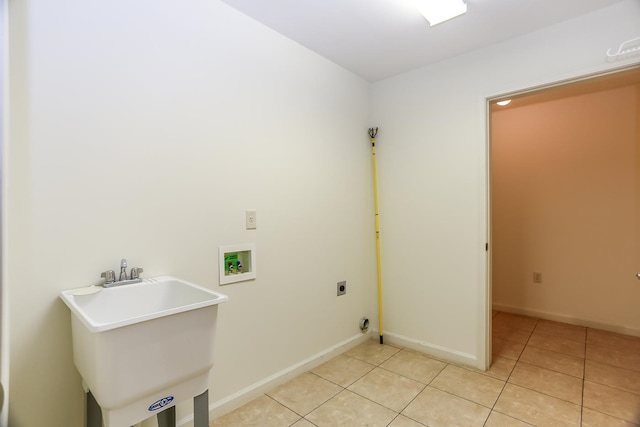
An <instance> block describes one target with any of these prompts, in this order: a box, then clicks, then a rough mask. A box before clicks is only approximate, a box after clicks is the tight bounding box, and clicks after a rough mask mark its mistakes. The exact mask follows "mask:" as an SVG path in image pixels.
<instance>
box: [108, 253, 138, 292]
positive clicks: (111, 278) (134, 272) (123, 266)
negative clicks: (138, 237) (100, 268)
mask: <svg viewBox="0 0 640 427" xmlns="http://www.w3.org/2000/svg"><path fill="white" fill-rule="evenodd" d="M143 271H144V270H143V268H142V267H131V276H130V277H129V278H127V260H126V259H125V258H122V261H120V276H119V277H118V280H117V281H116V272H115V271H113V270H107V271H105V272H103V273H102V274H100V277H104V283H103V284H102V286H103V287H105V288H111V287H113V286H120V285H129V284H131V283H139V282H142V279H141V278H140V273H142V272H143Z"/></svg>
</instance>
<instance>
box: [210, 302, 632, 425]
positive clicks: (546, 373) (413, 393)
mask: <svg viewBox="0 0 640 427" xmlns="http://www.w3.org/2000/svg"><path fill="white" fill-rule="evenodd" d="M530 425H534V426H578V427H579V426H583V427H616V426H638V425H640V338H636V337H630V336H625V335H619V334H614V333H610V332H605V331H601V330H597V329H591V328H584V327H580V326H573V325H567V324H563V323H557V322H550V321H547V320H540V319H535V318H531V317H525V316H518V315H513V314H507V313H497V312H494V314H493V364H492V366H491V369H489V370H488V371H487V372H480V371H477V370H475V369H472V368H468V367H464V366H458V365H455V364H452V363H446V362H443V361H440V360H437V359H434V358H431V357H429V356H427V355H424V354H422V353H417V352H414V351H412V350H409V349H406V348H400V347H395V346H391V345H386V344H385V345H380V344H378V342H377V341H376V340H371V341H367V342H366V343H364V344H361V345H359V346H358V347H355V348H353V349H352V350H350V351H348V352H346V353H344V354H342V355H340V356H338V357H336V358H334V359H332V360H330V361H328V362H327V363H325V364H324V365H321V366H319V367H317V368H315V369H313V370H311V371H310V372H306V373H304V374H302V375H300V376H299V377H297V378H295V379H293V380H292V381H290V382H288V383H286V384H284V385H282V386H280V387H277V388H275V389H274V390H271V391H269V392H268V393H266V394H265V395H263V396H262V397H260V398H258V399H256V400H254V401H252V402H250V403H248V404H247V405H244V406H242V407H241V408H238V409H236V410H235V411H233V412H231V413H229V414H227V415H224V416H222V417H220V418H218V419H215V420H213V421H212V423H211V426H214V427H222V426H260V427H269V426H274V427H279V426H283V427H284V426H295V427H309V426H319V427H323V426H331V427H333V426H390V427H420V426H428V427H449V426H469V427H474V426H478V427H481V426H484V427H501V426H508V427H518V426H530Z"/></svg>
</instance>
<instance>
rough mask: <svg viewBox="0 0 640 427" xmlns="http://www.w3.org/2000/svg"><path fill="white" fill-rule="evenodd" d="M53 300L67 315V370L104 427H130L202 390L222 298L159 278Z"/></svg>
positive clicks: (75, 292) (205, 385)
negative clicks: (71, 367)
mask: <svg viewBox="0 0 640 427" xmlns="http://www.w3.org/2000/svg"><path fill="white" fill-rule="evenodd" d="M60 298H61V299H62V300H63V301H64V302H65V304H66V305H67V306H68V307H69V309H70V310H71V312H72V316H71V331H72V338H73V358H74V363H75V365H76V367H77V368H78V371H79V372H80V375H81V376H82V380H83V385H84V387H85V391H90V392H91V393H92V394H93V396H94V397H95V400H96V402H97V403H98V404H99V405H100V407H101V408H102V414H103V418H104V426H105V427H120V426H130V425H133V424H136V423H138V422H140V421H142V420H144V419H146V418H148V417H150V416H152V415H154V414H155V413H156V412H159V411H160V410H161V409H166V408H169V407H171V406H174V405H175V404H176V403H178V402H180V401H181V400H186V399H189V398H191V397H193V396H196V395H199V394H201V393H203V392H204V391H206V390H207V389H208V388H209V371H210V370H211V367H212V366H213V344H214V335H215V327H216V320H217V312H218V304H220V303H222V302H225V301H227V300H228V298H227V296H226V295H223V294H220V293H217V292H214V291H211V290H209V289H206V288H203V287H200V286H197V285H194V284H192V283H189V282H186V281H184V280H180V279H177V278H175V277H170V276H163V277H155V278H150V279H144V280H143V281H142V282H141V283H135V284H128V285H123V286H116V287H112V288H102V287H87V288H80V289H73V290H68V291H63V292H62V293H61V294H60ZM158 402H161V403H162V404H158Z"/></svg>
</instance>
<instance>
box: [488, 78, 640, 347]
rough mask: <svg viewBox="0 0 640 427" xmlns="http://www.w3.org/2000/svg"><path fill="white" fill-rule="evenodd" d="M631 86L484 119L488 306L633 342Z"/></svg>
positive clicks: (637, 327) (638, 289) (637, 320)
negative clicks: (537, 278) (487, 132)
mask: <svg viewBox="0 0 640 427" xmlns="http://www.w3.org/2000/svg"><path fill="white" fill-rule="evenodd" d="M638 88H640V86H638V85H635V86H626V87H621V88H616V89H611V90H606V91H599V92H595V93H590V94H586V95H580V96H573V97H569V98H564V99H559V100H554V101H549V102H544V103H539V104H533V105H528V106H523V107H520V108H509V109H505V110H502V111H500V110H497V111H494V112H492V114H491V161H492V168H491V176H492V180H491V182H492V218H493V226H492V242H493V248H494V250H493V260H492V264H493V275H492V279H493V280H492V284H493V304H494V308H495V307H498V308H502V309H507V310H509V311H517V312H521V313H527V314H533V315H538V316H542V317H549V316H554V317H555V318H557V319H559V320H564V321H569V322H572V323H580V324H584V325H587V326H599V327H602V328H607V329H614V330H616V331H620V332H626V333H634V334H635V335H640V316H638V309H637V302H638V301H639V300H640V286H639V283H638V281H637V280H636V277H635V273H636V271H637V270H636V268H637V267H638V264H637V261H638V254H637V246H636V245H637V244H638V243H640V242H637V241H636V233H635V230H636V227H637V223H638V221H639V220H640V213H639V212H638V211H637V210H636V191H637V187H638V186H640V182H639V181H638V180H637V169H638V168H639V167H640V165H638V164H637V163H636V157H637V156H636V153H637V152H639V151H640V135H637V134H636V129H637V122H638V121H639V120H638V118H639V117H640V115H639V112H638V105H637V104H636V102H637V97H638V95H637V92H638ZM534 271H536V272H540V273H542V277H543V280H542V283H533V277H532V276H533V272H534Z"/></svg>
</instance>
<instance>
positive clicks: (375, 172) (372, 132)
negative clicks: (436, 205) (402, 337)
mask: <svg viewBox="0 0 640 427" xmlns="http://www.w3.org/2000/svg"><path fill="white" fill-rule="evenodd" d="M377 134H378V128H369V138H370V139H371V156H372V158H373V204H374V209H375V218H376V263H377V266H378V329H379V331H380V344H383V340H384V339H383V335H384V328H383V324H384V322H383V319H382V273H381V270H380V221H379V219H378V169H377V164H376V135H377Z"/></svg>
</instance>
